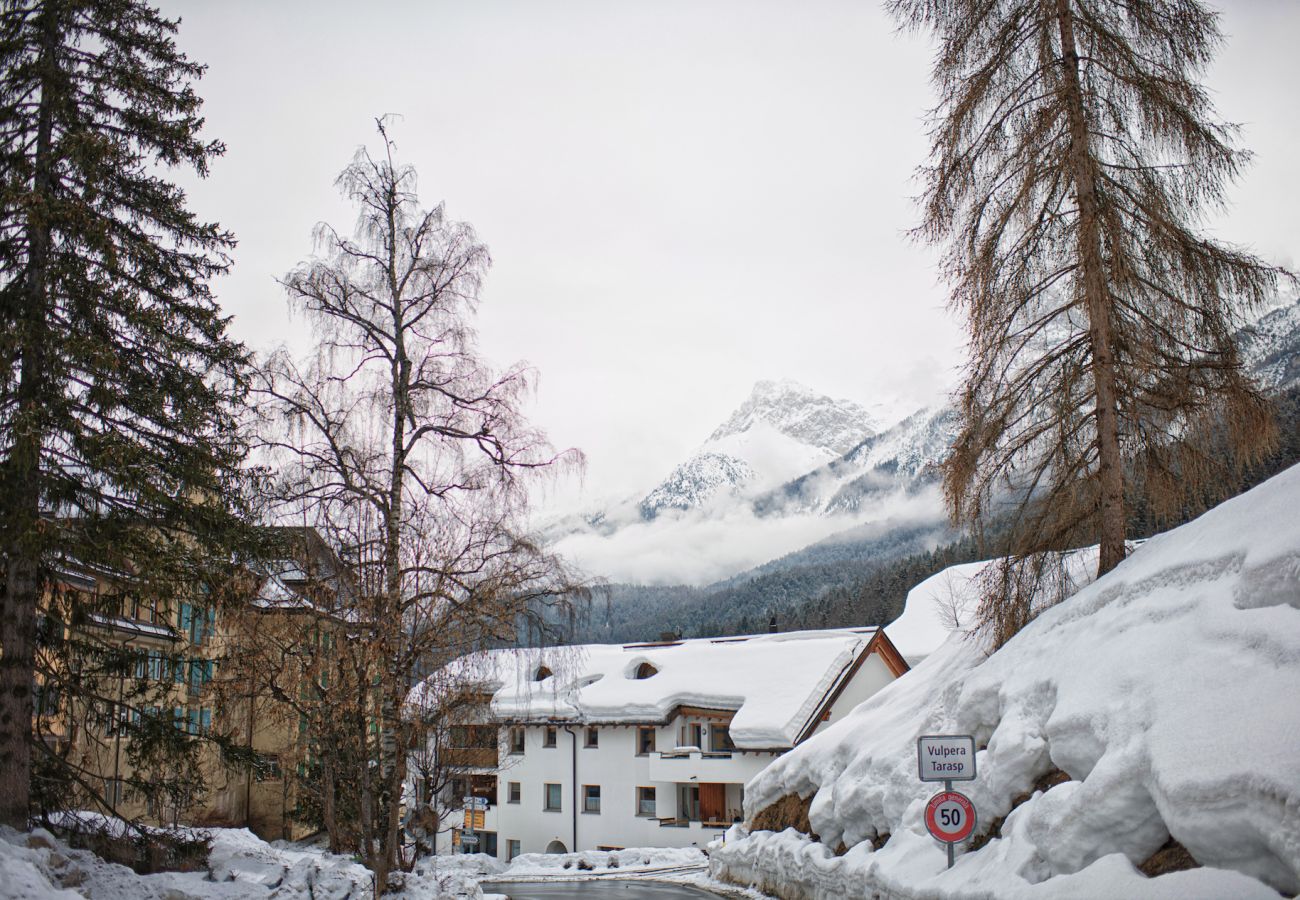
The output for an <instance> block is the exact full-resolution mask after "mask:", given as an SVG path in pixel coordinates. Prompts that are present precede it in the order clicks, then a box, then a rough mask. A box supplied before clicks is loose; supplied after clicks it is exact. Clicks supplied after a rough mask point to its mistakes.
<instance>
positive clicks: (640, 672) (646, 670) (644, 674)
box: [634, 662, 659, 681]
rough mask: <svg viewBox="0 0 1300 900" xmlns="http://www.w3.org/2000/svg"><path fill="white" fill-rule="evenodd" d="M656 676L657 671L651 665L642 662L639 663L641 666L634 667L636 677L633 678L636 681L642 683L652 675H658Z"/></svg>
mask: <svg viewBox="0 0 1300 900" xmlns="http://www.w3.org/2000/svg"><path fill="white" fill-rule="evenodd" d="M658 674H659V670H658V669H656V668H655V667H654V666H653V665H652V664H650V663H648V662H643V663H641V665H639V666H637V667H636V675H635V676H634V677H635V678H636V679H637V681H643V680H645V679H646V678H649V677H650V676H652V675H658Z"/></svg>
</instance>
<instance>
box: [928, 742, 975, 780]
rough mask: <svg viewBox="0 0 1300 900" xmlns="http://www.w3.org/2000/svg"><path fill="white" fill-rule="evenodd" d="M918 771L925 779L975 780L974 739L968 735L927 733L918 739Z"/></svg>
mask: <svg viewBox="0 0 1300 900" xmlns="http://www.w3.org/2000/svg"><path fill="white" fill-rule="evenodd" d="M916 770H917V772H918V773H919V774H920V776H921V780H922V781H973V780H974V779H975V738H974V737H973V736H971V735H969V734H924V735H921V737H919V738H917V739H916Z"/></svg>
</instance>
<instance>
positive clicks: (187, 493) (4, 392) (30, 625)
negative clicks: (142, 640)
mask: <svg viewBox="0 0 1300 900" xmlns="http://www.w3.org/2000/svg"><path fill="white" fill-rule="evenodd" d="M176 27H177V25H176V23H175V22H172V21H168V20H166V19H164V18H162V17H160V15H159V14H158V12H157V11H156V10H154V9H152V8H150V7H149V6H148V5H147V4H145V3H143V2H140V0H96V2H81V0H14V2H6V3H5V4H4V5H3V7H2V8H0V360H2V365H0V552H2V553H3V557H2V559H0V566H2V567H3V570H2V571H0V599H2V601H3V605H2V614H0V652H2V654H3V656H2V658H0V822H3V823H5V824H9V825H13V826H15V827H19V828H22V827H24V826H25V824H26V821H27V817H28V813H29V778H30V774H31V771H32V754H33V752H35V753H37V754H39V757H40V759H41V760H42V761H43V764H44V763H49V764H51V765H54V767H55V768H56V769H57V768H58V767H59V766H60V765H65V764H66V765H71V764H72V763H71V761H69V760H67V759H66V758H65V759H62V760H60V759H59V758H58V757H57V755H56V754H55V753H54V752H53V749H52V748H51V747H50V746H48V745H47V744H46V743H45V742H43V741H39V740H33V735H32V716H33V702H32V700H33V697H32V688H33V683H34V679H35V678H36V675H37V673H35V672H34V666H35V664H36V663H35V660H36V658H37V650H38V635H37V622H38V612H39V611H40V610H41V609H42V607H43V605H48V606H49V609H50V611H51V612H50V615H49V617H48V618H46V619H45V621H46V622H47V623H50V624H51V627H49V628H47V629H44V632H43V633H46V634H48V635H49V636H50V637H51V640H53V641H55V642H57V641H58V640H60V639H61V637H62V636H63V635H64V633H65V630H64V626H65V625H68V626H76V625H77V624H78V623H84V622H85V621H87V618H88V616H89V615H90V614H92V613H95V612H101V613H102V612H109V611H111V610H108V609H106V608H104V607H103V604H104V603H105V602H106V601H105V600H104V599H103V598H96V597H95V596H94V595H84V594H80V593H69V592H66V591H64V590H63V589H62V584H63V581H62V580H61V578H60V576H59V572H60V569H65V568H66V567H68V566H70V565H81V566H92V567H95V568H96V569H97V570H100V571H108V572H113V573H118V574H119V575H123V577H122V578H120V579H118V583H119V584H121V585H123V588H122V590H124V591H127V592H129V593H130V594H132V595H134V596H135V597H137V598H142V599H145V600H146V601H147V600H149V599H151V598H152V599H164V600H166V601H167V602H169V603H172V602H175V600H176V598H178V597H186V596H187V595H190V598H191V599H193V600H194V601H195V602H205V601H202V600H201V598H198V597H194V596H192V595H194V594H195V593H196V592H198V591H200V590H202V589H206V591H207V594H206V596H208V597H215V596H216V595H217V593H218V589H219V588H220V586H221V585H222V584H223V583H224V580H223V579H224V578H225V577H226V576H227V575H228V574H229V568H228V567H229V563H230V561H231V559H232V549H233V547H234V546H235V544H236V543H237V542H238V540H240V539H241V535H242V534H243V531H242V525H241V519H240V518H239V517H237V516H235V515H234V514H233V513H232V511H231V504H232V502H233V500H232V498H234V497H235V496H236V494H237V492H238V488H239V483H240V482H239V479H240V474H239V472H240V468H241V466H242V463H243V459H244V447H243V445H242V444H241V443H240V441H239V439H238V437H237V435H238V429H237V428H236V424H237V423H236V421H235V418H234V417H235V410H236V408H237V405H238V404H239V403H240V401H241V398H242V396H243V394H244V389H245V374H244V367H245V362H246V360H245V353H244V351H243V349H242V348H241V347H240V345H238V344H237V343H235V342H234V341H232V340H231V339H230V338H229V337H228V336H227V333H226V327H227V320H226V319H225V318H223V317H222V316H221V314H220V312H219V311H218V309H217V306H216V304H215V302H214V301H213V298H212V295H211V293H210V291H209V288H208V280H209V279H210V278H211V277H212V276H214V275H216V274H218V273H220V272H222V271H224V270H225V268H226V267H227V265H228V253H229V251H230V249H231V247H232V246H233V243H234V242H233V238H232V237H231V235H230V234H229V233H227V232H225V231H223V230H222V229H221V228H220V227H218V226H217V225H215V224H210V223H206V222H203V221H201V220H199V219H198V218H196V217H195V216H194V215H193V214H192V213H191V212H190V211H189V210H188V209H187V208H186V205H185V195H184V192H183V191H182V190H181V189H180V188H179V187H178V186H176V185H175V184H174V183H172V182H171V181H169V180H168V178H167V177H166V176H167V170H168V169H169V168H174V167H181V168H188V169H191V170H193V171H195V172H197V173H198V174H199V175H200V176H202V175H206V173H207V169H208V162H209V160H210V159H211V158H212V157H214V156H216V155H219V154H220V153H221V152H222V150H223V148H222V146H221V144H219V143H216V142H209V141H205V140H204V139H202V138H201V137H200V135H199V132H200V128H201V126H202V124H203V122H202V119H201V118H199V107H200V104H201V101H200V99H199V98H198V97H197V96H196V95H195V93H194V91H193V89H192V87H191V84H192V82H193V81H194V80H196V79H197V78H199V77H200V75H201V73H202V67H201V66H199V65H196V64H195V63H193V62H191V61H189V60H188V59H187V58H186V57H185V56H184V54H182V53H181V52H180V51H179V50H178V49H177V48H176V45H175V42H174V36H175V33H176ZM119 599H120V598H119V597H112V598H109V599H108V601H107V602H110V603H116V602H117V600H119ZM55 611H58V613H57V614H58V615H61V616H63V617H64V621H63V622H58V621H57V620H55V621H53V622H52V623H51V622H50V620H51V619H54V618H55V615H56V613H55ZM68 633H76V634H84V633H85V632H84V630H83V631H76V630H75V629H72V630H69V632H68ZM101 649H103V650H104V652H103V653H101V654H99V655H98V656H96V655H95V654H93V653H91V652H87V653H85V654H82V656H81V658H82V659H84V660H94V659H103V660H105V662H104V665H105V666H106V668H107V669H108V670H112V669H113V668H118V669H120V668H121V667H122V666H123V665H124V662H125V661H124V660H123V659H121V658H120V654H115V653H114V652H113V650H112V648H111V647H104V648H101ZM39 674H40V677H41V678H42V679H44V680H45V682H46V683H48V682H49V681H50V680H54V681H59V680H62V682H63V683H62V684H61V685H59V686H60V687H62V688H63V689H64V691H65V696H66V692H69V691H75V690H76V689H78V687H79V686H88V685H93V684H94V683H96V679H94V678H92V677H89V676H88V673H86V672H84V671H83V672H82V673H81V674H80V676H79V677H78V678H77V679H76V680H75V681H74V680H73V679H71V678H68V677H67V675H68V671H67V670H66V669H62V670H60V669H56V668H51V669H50V670H49V671H46V672H42V673H39ZM86 689H87V690H89V689H90V688H89V687H86ZM173 731H174V729H173ZM170 739H171V738H169V740H170ZM72 775H73V776H76V777H77V780H79V781H80V782H81V783H82V784H83V786H88V782H87V780H86V779H85V778H84V777H80V776H78V773H75V772H74V773H72ZM144 787H147V785H145V786H144Z"/></svg>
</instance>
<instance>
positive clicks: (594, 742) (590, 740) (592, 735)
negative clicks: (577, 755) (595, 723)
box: [583, 727, 600, 747]
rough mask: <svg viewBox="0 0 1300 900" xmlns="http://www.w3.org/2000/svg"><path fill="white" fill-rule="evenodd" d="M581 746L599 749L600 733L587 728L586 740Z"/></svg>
mask: <svg viewBox="0 0 1300 900" xmlns="http://www.w3.org/2000/svg"><path fill="white" fill-rule="evenodd" d="M583 746H586V747H599V746H600V732H599V731H598V730H596V729H595V728H590V727H588V728H587V740H586V741H585V743H584V744H583Z"/></svg>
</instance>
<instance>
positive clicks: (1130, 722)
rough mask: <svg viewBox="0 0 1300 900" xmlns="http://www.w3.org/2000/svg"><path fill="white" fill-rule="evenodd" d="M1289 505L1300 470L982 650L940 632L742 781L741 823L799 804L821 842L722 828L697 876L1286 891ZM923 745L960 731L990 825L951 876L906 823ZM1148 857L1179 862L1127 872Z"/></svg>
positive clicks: (824, 888)
mask: <svg viewBox="0 0 1300 900" xmlns="http://www.w3.org/2000/svg"><path fill="white" fill-rule="evenodd" d="M1296 509H1300V467H1293V468H1292V469H1290V470H1288V471H1286V472H1283V473H1282V474H1280V475H1278V476H1276V477H1275V478H1273V479H1271V480H1269V481H1268V482H1265V483H1264V484H1262V485H1260V486H1259V487H1257V488H1255V489H1254V490H1252V491H1249V492H1247V493H1246V494H1243V495H1241V496H1239V497H1236V498H1234V499H1232V500H1229V501H1228V502H1226V503H1224V504H1222V505H1221V506H1219V507H1217V508H1216V509H1214V510H1211V511H1210V512H1208V513H1206V514H1205V515H1204V516H1202V517H1201V518H1199V519H1197V520H1196V521H1194V522H1191V523H1189V524H1187V525H1184V526H1182V527H1181V528H1178V529H1175V530H1173V531H1171V532H1169V533H1167V534H1164V535H1160V536H1158V537H1156V538H1153V539H1152V540H1150V541H1148V542H1147V543H1146V544H1145V545H1144V546H1143V547H1141V548H1140V549H1139V550H1137V551H1136V552H1135V553H1134V554H1133V556H1132V557H1130V559H1129V560H1127V561H1126V562H1125V563H1124V564H1122V565H1121V566H1120V567H1119V568H1117V569H1116V570H1114V571H1113V572H1111V573H1109V574H1108V575H1106V576H1105V577H1103V578H1101V579H1099V580H1097V581H1096V582H1094V583H1093V584H1091V585H1089V586H1087V587H1085V588H1083V589H1081V590H1079V591H1078V592H1077V593H1076V594H1075V595H1074V596H1073V597H1071V598H1070V599H1068V600H1066V601H1065V602H1064V603H1062V604H1060V605H1059V606H1056V607H1054V608H1052V609H1049V610H1048V611H1046V612H1045V613H1044V614H1043V615H1042V616H1040V617H1039V618H1038V619H1036V620H1035V621H1034V622H1032V623H1031V624H1030V625H1029V626H1028V627H1027V628H1026V629H1025V630H1024V631H1023V632H1022V633H1021V634H1020V635H1018V636H1017V637H1016V638H1015V639H1013V640H1012V641H1011V642H1010V643H1008V644H1007V646H1005V647H1003V648H1002V649H1001V650H999V651H998V652H997V653H994V654H992V655H989V654H988V653H987V652H986V651H985V650H984V649H983V648H982V647H981V645H980V643H979V642H978V641H977V640H974V639H968V638H967V637H966V636H965V635H961V634H956V635H953V636H952V637H951V638H949V640H948V641H947V642H946V643H945V644H944V645H943V646H942V647H940V649H939V650H938V651H936V652H935V653H933V654H931V655H930V656H929V657H928V658H926V659H925V661H924V662H923V663H921V664H920V665H918V666H917V667H916V668H915V669H913V670H912V671H911V672H910V673H908V674H907V675H905V676H903V677H902V678H900V679H898V680H897V681H896V682H894V683H893V684H891V685H889V686H888V687H886V688H885V689H883V690H882V691H880V693H878V694H877V695H876V696H874V697H873V698H871V699H870V700H868V701H867V702H865V703H864V704H862V705H861V706H859V707H858V708H857V709H856V710H854V711H853V712H852V713H851V714H850V715H849V716H847V717H845V718H844V719H842V720H841V721H840V722H839V723H837V724H836V725H834V726H833V727H832V728H830V729H828V730H827V731H825V732H823V733H822V734H820V735H818V736H817V737H815V738H813V739H812V740H810V741H808V742H807V743H805V744H803V745H802V746H800V747H799V748H796V749H795V750H794V751H792V752H790V753H789V754H787V755H785V756H783V757H781V758H780V759H778V760H777V761H775V762H774V763H773V764H772V765H771V766H769V767H768V768H767V769H765V770H764V771H763V772H762V773H760V774H759V775H758V776H757V777H756V778H755V779H754V780H753V781H751V782H750V784H749V785H748V786H747V789H746V814H747V819H748V821H750V822H751V823H752V822H753V818H754V816H755V815H756V814H757V813H758V812H759V811H761V810H763V809H765V808H767V807H768V806H770V805H771V804H773V803H775V802H776V801H778V800H780V799H781V798H790V797H791V795H793V796H794V798H796V799H797V798H803V799H804V800H805V801H807V802H808V806H807V807H806V809H807V815H808V821H809V823H810V825H811V831H812V832H813V833H814V834H816V835H817V836H819V839H820V840H819V841H813V840H811V839H810V838H809V837H808V836H807V835H802V834H800V833H798V832H796V831H794V830H787V831H784V832H781V833H773V832H758V833H755V834H746V833H745V832H744V830H743V829H733V831H732V833H731V834H730V835H729V836H728V841H727V843H726V844H725V845H722V846H718V847H713V848H710V852H711V860H710V861H711V867H712V872H713V874H714V875H715V876H716V877H720V878H725V879H726V880H729V881H732V882H734V883H738V884H752V885H755V886H758V887H760V888H763V887H764V886H769V889H770V890H772V891H773V892H776V890H777V886H780V894H781V896H782V897H787V898H792V900H793V898H798V900H823V898H848V897H864V896H876V895H880V896H882V897H926V898H929V897H934V898H953V900H957V898H962V900H964V898H977V897H978V898H983V897H997V898H1004V897H1007V898H1019V897H1027V898H1043V897H1048V898H1055V897H1080V898H1083V897H1132V898H1141V897H1157V898H1166V897H1167V898H1177V900H1193V898H1201V897H1204V898H1223V897H1234V898H1254V897H1258V898H1273V900H1275V898H1277V897H1278V893H1279V892H1284V893H1286V894H1294V893H1295V892H1296V891H1297V890H1300V704H1297V703H1296V701H1295V698H1296V697H1297V696H1300V516H1297V515H1296V514H1295V510H1296ZM909 602H910V600H909ZM921 734H971V735H974V737H975V740H976V743H977V746H978V748H979V752H978V753H977V757H976V759H977V763H978V778H977V779H976V780H975V781H973V782H968V783H965V784H964V785H963V786H961V787H960V788H959V789H960V790H962V791H963V792H964V793H966V794H967V795H968V796H970V797H971V798H972V800H973V801H974V803H975V807H976V809H977V812H978V815H979V818H980V822H981V826H982V827H983V829H984V830H985V831H990V826H994V825H996V828H993V829H991V833H990V834H989V835H988V840H987V842H986V843H984V844H983V846H982V847H980V848H979V849H977V850H975V851H973V852H968V853H964V854H961V855H960V856H959V857H958V860H957V864H956V866H955V867H954V868H953V869H952V870H950V871H949V870H947V869H946V857H945V852H944V849H943V847H942V845H941V844H939V843H938V842H936V841H935V840H933V839H932V838H931V837H930V836H929V835H928V834H927V832H926V830H925V826H924V823H923V820H922V813H923V809H924V805H925V802H926V800H927V799H928V798H929V797H930V796H931V795H932V794H933V793H934V792H935V790H936V788H935V786H934V785H926V784H922V783H921V782H920V781H919V780H918V778H917V768H916V766H917V764H916V739H917V737H918V736H919V735H921ZM783 824H789V823H788V822H787V823H783ZM977 833H979V829H977ZM836 850H838V851H839V853H840V855H837V854H836V852H835V851H836ZM1163 853H1168V854H1170V855H1172V856H1177V855H1178V854H1182V861H1181V862H1180V863H1178V864H1176V865H1171V866H1161V865H1148V866H1147V867H1146V871H1145V872H1144V871H1140V870H1139V868H1138V867H1139V865H1142V864H1144V863H1150V862H1151V861H1152V860H1155V859H1156V858H1157V856H1158V854H1163ZM1189 866H1190V867H1189ZM1171 869H1174V870H1175V871H1171ZM1161 871H1164V872H1166V874H1159V873H1160V872H1161ZM1148 873H1149V874H1150V875H1152V876H1155V877H1148Z"/></svg>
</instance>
